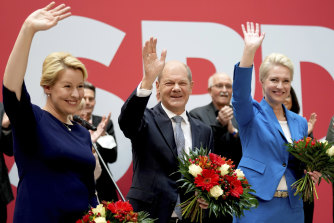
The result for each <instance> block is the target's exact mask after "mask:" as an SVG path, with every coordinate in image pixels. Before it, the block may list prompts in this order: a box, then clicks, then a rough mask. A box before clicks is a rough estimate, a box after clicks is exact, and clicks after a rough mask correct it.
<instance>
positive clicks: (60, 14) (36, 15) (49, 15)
mask: <svg viewBox="0 0 334 223" xmlns="http://www.w3.org/2000/svg"><path fill="white" fill-rule="evenodd" d="M55 4H56V3H55V2H51V3H50V4H49V5H47V6H46V7H44V8H42V9H38V10H36V11H35V12H33V13H31V14H30V15H29V16H28V18H27V19H26V21H25V24H27V25H28V26H29V27H30V28H31V29H32V30H33V31H34V32H37V31H40V30H47V29H50V28H51V27H53V26H55V25H56V24H57V23H58V21H60V20H63V19H65V18H67V17H69V16H70V15H71V12H70V9H71V8H70V7H69V6H67V7H66V6H65V4H61V5H58V6H57V7H55V8H53V7H54V6H55Z"/></svg>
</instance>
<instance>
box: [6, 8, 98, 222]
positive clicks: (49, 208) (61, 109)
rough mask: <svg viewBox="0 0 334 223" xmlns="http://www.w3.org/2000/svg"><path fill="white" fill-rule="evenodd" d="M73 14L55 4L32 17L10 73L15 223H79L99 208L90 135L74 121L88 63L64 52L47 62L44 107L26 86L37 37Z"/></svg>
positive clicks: (15, 49)
mask: <svg viewBox="0 0 334 223" xmlns="http://www.w3.org/2000/svg"><path fill="white" fill-rule="evenodd" d="M70 15H71V13H70V7H66V6H65V5H64V4H61V5H58V6H55V3H54V2H52V3H50V4H49V5H47V6H46V7H44V8H42V9H38V10H36V11H35V12H33V13H31V14H30V15H29V16H28V17H27V18H26V20H25V22H24V23H23V25H22V27H21V30H20V32H19V35H18V37H17V39H16V42H15V45H14V47H13V50H12V52H11V54H10V56H9V59H8V63H7V66H6V69H5V74H4V78H3V103H4V108H5V111H6V114H7V115H8V117H9V120H10V123H11V126H12V131H13V142H14V143H13V145H14V157H15V162H16V165H17V168H18V174H19V178H20V181H19V183H18V187H17V198H16V203H15V210H14V221H13V222H14V223H18V222H20V223H25V222H26V223H31V222H35V223H44V222H46V221H47V222H50V223H59V222H62V223H70V222H71V223H73V222H75V221H76V220H77V219H79V218H81V216H82V214H83V213H84V212H86V211H88V209H89V207H95V206H96V205H97V199H96V196H95V182H94V168H95V158H94V156H93V154H92V143H91V139H90V134H89V132H88V131H87V130H86V129H85V128H84V127H82V126H81V125H80V124H78V123H76V122H72V121H71V120H70V117H71V116H72V115H73V114H74V113H75V112H76V111H77V109H78V106H79V104H80V102H81V100H82V98H83V96H84V90H83V86H84V81H85V79H86V78H87V71H86V68H85V66H84V64H83V63H82V62H81V61H79V60H78V59H77V58H76V57H74V56H72V55H71V54H69V53H64V52H55V53H51V54H50V55H48V56H47V57H46V58H45V60H44V62H43V68H42V77H41V81H40V86H41V87H42V88H43V90H44V93H45V94H46V104H45V105H44V107H42V108H40V107H39V106H37V105H34V104H32V103H31V99H30V96H29V93H28V91H27V89H26V86H25V83H24V76H25V73H26V69H27V63H28V57H29V51H30V47H31V43H32V40H33V38H34V35H35V34H36V33H37V32H38V31H42V30H48V29H50V28H52V27H53V26H55V25H56V24H57V23H58V22H59V21H61V20H63V19H65V18H67V17H68V16H70Z"/></svg>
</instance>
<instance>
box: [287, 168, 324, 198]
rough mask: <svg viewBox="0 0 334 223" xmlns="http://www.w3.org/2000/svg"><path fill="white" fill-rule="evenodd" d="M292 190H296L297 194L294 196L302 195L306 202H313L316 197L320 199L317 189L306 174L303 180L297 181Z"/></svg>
mask: <svg viewBox="0 0 334 223" xmlns="http://www.w3.org/2000/svg"><path fill="white" fill-rule="evenodd" d="M291 186H292V188H295V189H296V192H295V193H294V195H295V196H296V195H297V194H300V196H301V197H302V198H303V201H304V202H309V203H311V202H313V200H314V195H313V194H315V195H316V198H317V199H319V198H318V194H317V189H316V187H315V184H314V182H313V180H312V178H311V176H310V175H309V174H306V175H305V176H304V177H303V178H301V179H299V180H297V181H296V182H294V183H293V184H292V185H291Z"/></svg>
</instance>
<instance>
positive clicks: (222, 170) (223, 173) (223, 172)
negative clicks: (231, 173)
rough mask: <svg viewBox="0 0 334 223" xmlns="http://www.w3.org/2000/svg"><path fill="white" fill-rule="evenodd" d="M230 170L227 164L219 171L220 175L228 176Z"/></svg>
mask: <svg viewBox="0 0 334 223" xmlns="http://www.w3.org/2000/svg"><path fill="white" fill-rule="evenodd" d="M229 169H230V165H228V164H226V163H225V164H224V165H222V166H221V167H219V168H218V170H219V171H220V175H222V176H224V175H226V174H228V170H229Z"/></svg>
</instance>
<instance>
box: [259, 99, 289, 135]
mask: <svg viewBox="0 0 334 223" xmlns="http://www.w3.org/2000/svg"><path fill="white" fill-rule="evenodd" d="M260 104H261V107H262V108H263V110H264V112H265V115H266V116H268V119H267V120H268V121H270V123H268V124H269V126H271V129H273V130H274V132H273V133H274V134H275V135H276V134H277V133H279V134H280V135H281V137H282V138H283V139H284V141H286V142H287V140H286V138H285V135H284V132H283V130H282V127H281V125H280V124H279V122H278V120H277V117H276V115H275V113H274V110H273V109H272V107H271V106H270V105H269V104H268V102H267V101H266V100H265V99H264V98H263V99H262V101H261V103H260Z"/></svg>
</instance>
